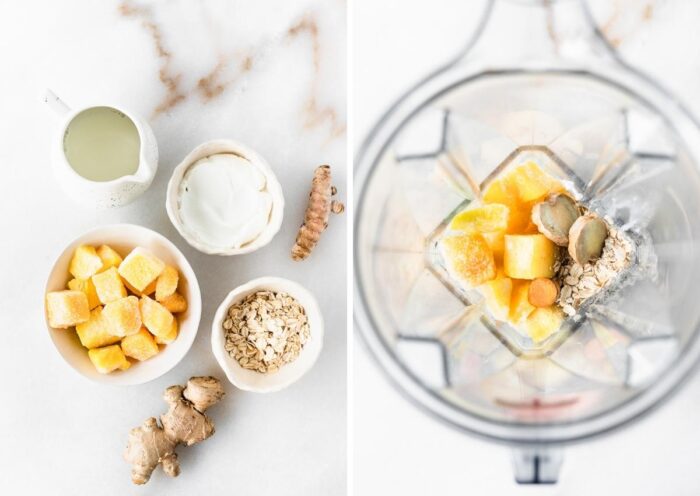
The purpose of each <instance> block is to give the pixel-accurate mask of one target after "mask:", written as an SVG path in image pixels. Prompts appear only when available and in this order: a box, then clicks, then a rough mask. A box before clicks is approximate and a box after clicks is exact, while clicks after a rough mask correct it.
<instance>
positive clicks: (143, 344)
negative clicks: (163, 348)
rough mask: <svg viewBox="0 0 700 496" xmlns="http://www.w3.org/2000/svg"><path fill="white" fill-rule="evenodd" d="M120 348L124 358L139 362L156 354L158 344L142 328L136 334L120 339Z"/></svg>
mask: <svg viewBox="0 0 700 496" xmlns="http://www.w3.org/2000/svg"><path fill="white" fill-rule="evenodd" d="M121 347H122V351H123V352H124V354H125V355H126V356H128V357H131V358H135V359H136V360H138V361H139V362H143V361H144V360H148V359H149V358H151V357H152V356H155V355H157V354H158V344H157V343H156V342H155V340H154V339H153V336H151V333H150V332H148V331H147V330H146V328H145V327H142V328H141V329H140V330H139V332H137V333H136V334H132V335H131V336H127V337H125V338H124V339H122V344H121Z"/></svg>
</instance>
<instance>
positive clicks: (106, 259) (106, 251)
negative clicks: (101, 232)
mask: <svg viewBox="0 0 700 496" xmlns="http://www.w3.org/2000/svg"><path fill="white" fill-rule="evenodd" d="M97 255H99V257H100V259H101V260H102V270H107V269H109V268H110V267H119V265H120V264H121V263H122V257H121V255H119V253H117V252H116V251H115V250H114V248H112V247H111V246H108V245H102V246H100V247H99V248H98V249H97Z"/></svg>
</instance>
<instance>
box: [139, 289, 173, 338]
mask: <svg viewBox="0 0 700 496" xmlns="http://www.w3.org/2000/svg"><path fill="white" fill-rule="evenodd" d="M139 305H140V307H141V317H142V319H143V325H145V326H146V329H148V330H149V331H150V332H151V334H154V335H155V336H160V337H164V336H167V335H168V334H169V333H170V332H171V330H172V326H173V320H175V317H173V314H172V313H170V312H169V311H168V309H167V308H165V307H164V306H163V305H161V304H160V303H158V302H157V301H155V300H153V299H151V298H149V297H148V296H144V297H142V298H141V301H140V302H139Z"/></svg>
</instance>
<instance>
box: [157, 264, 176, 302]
mask: <svg viewBox="0 0 700 496" xmlns="http://www.w3.org/2000/svg"><path fill="white" fill-rule="evenodd" d="M178 281H179V276H178V274H177V269H176V268H175V267H171V266H170V265H166V267H165V269H163V272H161V274H160V275H159V276H158V279H156V300H157V301H161V302H162V301H163V300H164V299H165V298H167V297H168V296H171V295H172V294H173V293H175V291H176V290H177V283H178Z"/></svg>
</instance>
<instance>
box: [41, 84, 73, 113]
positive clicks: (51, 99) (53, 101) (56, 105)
mask: <svg viewBox="0 0 700 496" xmlns="http://www.w3.org/2000/svg"><path fill="white" fill-rule="evenodd" d="M44 103H46V104H47V105H48V106H49V108H50V109H51V110H52V111H53V113H54V114H55V115H56V117H58V118H59V119H60V118H62V117H63V116H65V115H66V114H67V113H68V112H70V107H69V106H68V105H66V103H65V102H64V101H63V100H61V99H60V98H59V97H58V96H57V95H56V94H55V93H54V92H53V91H51V90H50V89H48V88H47V89H46V91H45V92H44Z"/></svg>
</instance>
